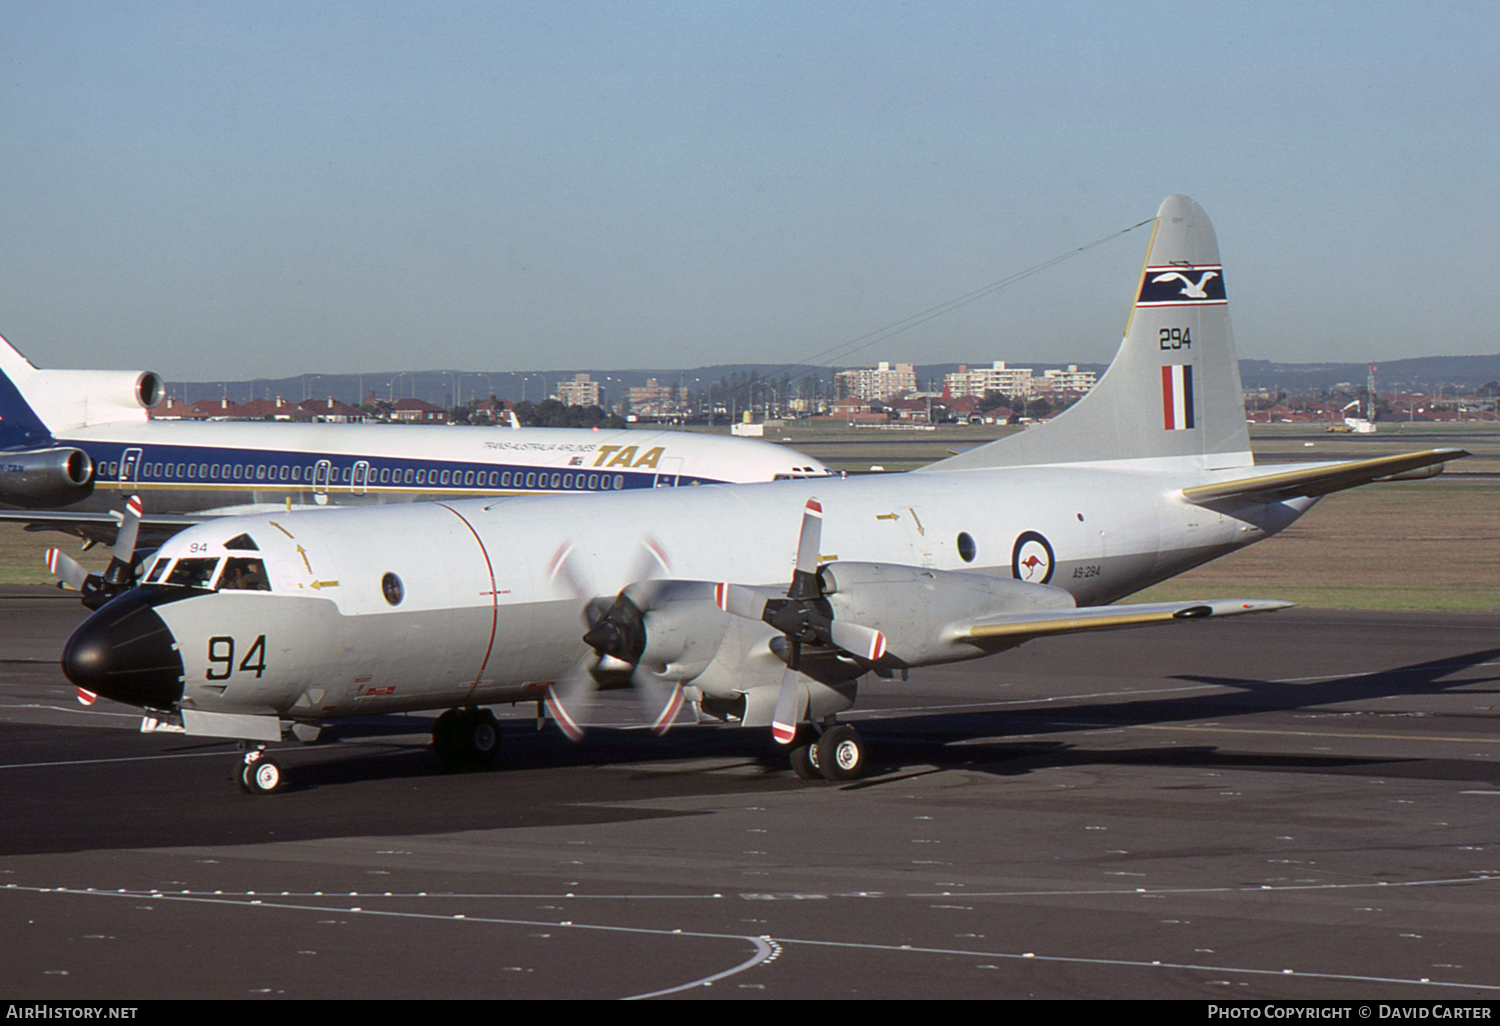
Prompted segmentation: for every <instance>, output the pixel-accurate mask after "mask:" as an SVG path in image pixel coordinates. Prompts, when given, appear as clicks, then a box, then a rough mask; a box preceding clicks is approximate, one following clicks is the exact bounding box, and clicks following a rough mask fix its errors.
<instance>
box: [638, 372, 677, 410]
mask: <svg viewBox="0 0 1500 1026" xmlns="http://www.w3.org/2000/svg"><path fill="white" fill-rule="evenodd" d="M625 398H626V399H627V400H628V401H629V403H630V412H631V413H633V414H635V415H636V416H638V417H676V416H680V415H681V414H682V412H683V410H682V403H681V401H680V399H679V396H678V388H677V386H676V385H663V384H661V383H660V382H659V381H657V380H656V379H655V378H647V379H646V383H645V384H644V385H640V386H637V387H635V388H628V389H626V390H625Z"/></svg>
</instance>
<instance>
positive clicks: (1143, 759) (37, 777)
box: [0, 649, 1500, 855]
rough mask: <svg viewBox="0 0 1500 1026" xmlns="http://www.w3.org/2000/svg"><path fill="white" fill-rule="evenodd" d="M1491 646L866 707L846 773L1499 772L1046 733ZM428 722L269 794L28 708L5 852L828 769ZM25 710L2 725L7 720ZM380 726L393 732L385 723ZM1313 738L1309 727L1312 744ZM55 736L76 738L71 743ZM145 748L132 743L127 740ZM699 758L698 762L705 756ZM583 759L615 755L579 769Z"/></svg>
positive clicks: (739, 744) (677, 744) (222, 770)
mask: <svg viewBox="0 0 1500 1026" xmlns="http://www.w3.org/2000/svg"><path fill="white" fill-rule="evenodd" d="M1497 657H1500V649H1485V650H1480V651H1476V652H1472V653H1469V654H1467V655H1464V656H1459V657H1449V658H1445V659H1441V660H1435V661H1432V662H1426V663H1417V664H1412V665H1408V666H1401V667H1396V668H1392V669H1389V670H1385V671H1381V672H1378V673H1372V674H1366V675H1360V676H1347V677H1335V678H1330V679H1328V680H1321V681H1311V682H1304V683H1285V682H1277V681H1266V680H1256V679H1253V678H1219V677H1199V676H1184V677H1180V678H1177V679H1181V680H1190V681H1196V682H1200V683H1204V684H1212V685H1219V686H1221V687H1222V688H1226V689H1231V690H1228V691H1222V690H1221V691H1217V692H1215V693H1212V694H1206V695H1196V696H1191V697H1184V698H1172V699H1160V698H1157V699H1151V700H1148V701H1129V700H1128V699H1127V700H1124V701H1119V702H1111V703H1091V704H1084V705H1071V706H1064V707H1058V706H1048V707H1047V708H1046V709H1036V710H1020V711H1018V710H1013V709H1012V710H1005V711H994V710H985V709H978V710H976V711H974V712H969V713H961V712H951V711H944V712H942V713H930V714H929V713H916V714H912V715H907V716H893V717H879V718H875V717H871V718H863V719H861V720H860V729H861V731H862V733H864V734H865V736H866V737H867V738H868V739H869V740H870V742H871V745H870V748H871V751H872V753H873V756H874V759H875V764H874V765H872V767H871V770H872V772H871V775H870V776H869V777H868V778H866V779H864V780H860V781H856V782H852V783H848V784H844V785H840V786H841V787H842V788H844V789H846V790H861V789H865V788H872V787H881V786H883V785H888V784H891V783H896V782H899V781H902V780H906V779H910V778H911V777H913V776H920V775H925V774H929V773H937V772H942V771H951V770H964V771H970V772H980V773H986V774H992V775H998V776H1019V775H1024V774H1028V773H1033V772H1036V771H1039V770H1044V769H1049V768H1058V767H1074V766H1083V767H1086V766H1103V765H1125V764H1132V765H1145V766H1157V767H1204V768H1217V769H1238V770H1263V771H1267V772H1293V773H1346V774H1347V773H1378V774H1379V775H1380V776H1382V777H1391V776H1414V777H1424V778H1428V777H1441V778H1443V779H1473V780H1495V779H1497V778H1500V767H1497V765H1496V763H1495V762H1493V761H1490V760H1461V759H1460V760H1434V759H1426V758H1423V759H1411V758H1392V757H1382V756H1374V757H1358V756H1336V755H1327V754H1318V753H1312V752H1309V753H1306V754H1290V755H1284V754H1249V753H1236V752H1232V751H1222V750H1220V749H1219V748H1217V747H1215V746H1211V745H1210V746H1204V745H1159V744H1153V745H1151V746H1141V747H1120V746H1118V745H1111V747H1108V748H1085V747H1082V746H1080V745H1078V744H1076V743H1073V742H1072V741H1069V740H1063V739H1061V738H1058V739H1057V740H1052V739H1049V738H1047V737H1046V735H1047V734H1049V733H1050V734H1066V733H1071V732H1076V731H1078V730H1080V729H1099V728H1105V729H1110V728H1121V729H1123V728H1131V727H1137V726H1141V727H1150V726H1153V725H1156V726H1161V725H1170V724H1174V723H1187V722H1201V721H1205V720H1207V721H1212V722H1215V723H1220V722H1221V721H1223V720H1224V719H1226V718H1230V717H1238V716H1244V715H1247V714H1253V713H1260V712H1267V711H1291V710H1298V709H1308V708H1313V707H1329V706H1337V705H1338V704H1340V703H1344V702H1353V701H1368V700H1370V699H1376V698H1381V697H1387V696H1395V695H1435V694H1443V693H1447V692H1451V691H1453V690H1455V689H1457V688H1464V689H1465V693H1466V694H1489V693H1493V690H1494V689H1491V688H1485V687H1483V685H1487V684H1493V683H1494V682H1495V681H1496V680H1500V678H1497V677H1495V676H1488V677H1477V678H1476V677H1474V676H1472V675H1471V676H1465V677H1463V678H1461V679H1453V677H1454V675H1455V674H1457V673H1459V672H1461V671H1463V670H1466V669H1471V668H1473V667H1476V666H1479V665H1481V664H1484V663H1488V662H1491V661H1494V660H1495V659H1496V658H1497ZM1371 715H1379V714H1378V713H1373V714H1371ZM1484 718H1485V719H1489V717H1487V716H1486V717H1484ZM423 725H424V724H423V721H422V720H420V719H418V718H408V717H401V718H399V721H398V720H397V719H396V718H393V719H391V720H389V721H379V720H375V721H368V722H366V723H364V724H355V725H352V727H353V728H354V729H357V730H358V736H349V737H347V738H346V739H345V740H343V741H342V742H339V743H333V744H319V745H311V746H306V747H302V748H298V747H290V748H286V747H283V748H282V749H279V750H280V751H282V752H284V753H285V755H286V759H285V762H286V765H287V766H288V768H289V770H290V771H291V776H292V784H291V786H290V787H289V788H288V789H287V790H286V791H285V792H284V793H282V794H279V795H276V796H273V797H270V798H265V797H251V796H248V795H244V794H241V793H240V792H239V791H238V790H237V789H236V788H234V787H233V785H232V784H231V783H230V778H231V774H232V773H233V771H234V769H235V768H237V765H238V758H237V757H236V755H235V754H234V752H233V747H232V746H231V745H221V744H217V743H213V744H203V743H201V742H191V741H187V740H186V739H178V740H177V741H176V742H175V743H171V744H168V745H167V746H165V747H163V746H162V744H161V741H162V739H161V738H160V737H159V736H145V737H143V736H140V735H123V736H122V735H115V737H116V740H115V745H116V746H117V747H118V749H119V750H118V751H117V752H116V751H115V750H114V749H113V748H112V750H111V752H109V753H99V752H92V751H90V750H88V749H86V748H79V746H86V745H90V744H92V743H93V741H94V739H96V738H97V737H98V734H97V733H96V732H92V731H90V732H79V731H77V730H74V729H71V728H65V727H57V728H40V733H41V734H45V735H47V736H39V733H38V732H39V728H37V727H35V726H32V727H28V728H26V735H27V740H28V743H29V744H28V747H51V748H52V749H53V750H54V751H57V752H58V753H59V755H58V760H59V761H58V762H56V763H54V764H49V765H42V766H38V767H37V768H35V769H26V770H11V771H9V772H10V774H11V776H8V777H7V781H6V782H7V785H8V786H7V787H6V788H4V789H0V821H3V822H5V823H6V824H7V829H6V830H5V831H4V832H3V834H0V854H3V855H17V854H27V853H39V852H57V851H76V850H95V849H113V848H127V847H128V848H142V847H168V846H183V845H220V844H229V845H233V844H258V843H265V842H269V841H292V840H305V839H314V838H323V837H337V836H374V835H391V836H400V835H414V834H430V833H447V832H453V831H463V830H492V829H508V828H520V827H528V826H549V825H566V824H593V823H606V822H620V821H629V820H641V819H658V818H672V817H677V816H681V815H697V814H699V813H683V812H679V811H677V810H672V809H652V808H649V807H648V806H646V805H643V804H642V803H649V802H651V801H652V800H665V799H671V798H678V797H703V796H709V795H720V794H753V793H764V792H768V791H783V790H796V789H799V788H804V787H807V786H824V787H827V786H830V785H826V784H825V785H817V784H812V785H808V784H804V783H803V782H801V781H798V780H797V779H796V778H795V777H794V776H793V775H792V773H791V772H790V770H789V769H788V767H787V763H786V755H785V751H784V750H782V749H780V748H775V747H773V746H772V745H770V744H769V742H768V740H767V738H766V736H765V733H764V732H763V731H759V730H738V729H734V728H729V729H725V728H719V727H708V728H694V727H690V726H688V727H679V728H678V729H676V730H673V731H672V732H671V733H670V734H669V735H667V736H666V737H665V738H654V737H651V736H650V735H649V734H647V733H646V732H645V731H644V730H641V729H618V728H616V729H608V728H601V729H594V730H591V731H590V732H589V735H588V737H587V739H586V740H585V741H584V743H582V744H577V745H575V744H572V743H570V742H568V741H566V740H564V739H563V738H562V737H561V736H559V735H558V734H557V732H556V731H555V730H554V729H552V728H550V727H549V728H548V729H547V730H545V731H542V732H537V731H536V730H534V729H533V728H532V727H531V726H530V724H529V723H528V722H527V721H517V720H506V721H503V722H502V730H503V735H504V741H503V743H502V754H501V757H500V761H499V763H498V765H497V767H496V768H495V769H493V770H491V771H486V772H477V773H451V772H447V771H445V770H444V769H443V768H442V767H441V766H440V764H439V763H438V761H437V759H436V758H435V757H434V756H433V754H432V753H431V750H430V746H429V745H428V744H426V743H425V741H424V740H423V738H422V736H421V735H420V734H419V733H416V731H419V730H421V729H422V727H423ZM20 729H21V728H18V727H5V728H3V730H0V733H6V734H8V733H10V732H18V731H19V730H20ZM111 733H113V732H111ZM392 733H399V734H401V735H403V736H402V737H392V736H390V735H391V734H392ZM85 734H86V735H87V737H86V738H84V735H85ZM1115 737H1117V735H1115ZM80 738H84V740H80ZM1312 743H1313V742H1312V740H1311V739H1309V747H1310V746H1311V744H1312ZM68 748H73V749H74V751H72V752H71V753H70V752H67V751H65V749H68ZM138 753H139V754H141V755H143V756H145V757H142V758H139V759H132V758H129V757H130V756H132V755H135V754H138ZM220 753H222V754H220ZM69 754H74V755H78V756H83V755H85V754H96V755H114V756H116V757H120V756H123V757H126V761H123V762H113V763H111V764H109V765H99V764H92V765H91V764H89V760H87V759H80V760H78V762H77V763H68V762H65V761H62V760H63V759H65V758H66V757H67V756H68V755H69ZM153 755H155V756H167V757H168V758H166V759H161V758H152V757H150V756H153ZM172 756H178V757H180V758H175V759H174V758H171V757H172ZM704 760H709V761H710V763H711V764H710V765H705V764H704ZM596 769H603V770H608V772H590V771H591V770H596Z"/></svg>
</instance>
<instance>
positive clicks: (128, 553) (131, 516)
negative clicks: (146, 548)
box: [111, 495, 145, 566]
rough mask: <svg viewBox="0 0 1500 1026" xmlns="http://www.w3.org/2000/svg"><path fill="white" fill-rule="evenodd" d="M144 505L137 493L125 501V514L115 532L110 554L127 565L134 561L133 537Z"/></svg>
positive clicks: (137, 533)
mask: <svg viewBox="0 0 1500 1026" xmlns="http://www.w3.org/2000/svg"><path fill="white" fill-rule="evenodd" d="M143 512H145V506H144V504H142V502H141V497H140V496H139V495H132V496H131V497H130V498H129V500H128V501H126V503H125V515H124V517H122V518H121V519H120V530H119V531H118V532H117V533H116V534H115V546H114V550H113V552H112V553H111V555H113V556H114V558H115V559H118V560H119V561H120V562H122V563H124V564H125V565H127V566H129V565H130V564H131V563H132V562H134V561H135V539H136V536H137V535H139V534H140V530H141V514H142V513H143Z"/></svg>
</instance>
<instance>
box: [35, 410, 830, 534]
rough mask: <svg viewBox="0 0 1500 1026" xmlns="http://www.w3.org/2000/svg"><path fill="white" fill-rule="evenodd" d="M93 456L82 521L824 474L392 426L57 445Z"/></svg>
mask: <svg viewBox="0 0 1500 1026" xmlns="http://www.w3.org/2000/svg"><path fill="white" fill-rule="evenodd" d="M52 444H54V445H56V446H72V447H76V448H78V449H82V450H83V451H84V452H86V453H87V454H88V456H89V458H90V460H91V461H92V463H93V467H94V475H93V490H92V494H91V495H90V496H89V497H88V498H86V499H84V500H83V501H82V502H78V503H75V504H72V505H70V506H69V507H68V508H69V509H74V510H79V511H92V510H106V509H118V507H119V505H120V502H121V496H122V495H133V494H139V495H141V496H142V498H143V499H144V500H145V502H146V508H147V510H148V511H149V512H156V513H167V512H169V513H196V512H202V511H225V510H230V511H246V512H248V511H251V510H255V509H267V510H269V509H272V508H278V507H280V508H283V509H284V508H285V507H286V505H287V504H288V503H290V504H291V505H293V506H302V505H319V506H321V505H327V504H331V505H336V506H337V505H380V504H386V503H392V502H413V501H420V500H426V499H460V498H472V497H475V496H497V495H519V494H556V493H569V492H576V493H585V492H612V491H635V490H640V489H654V488H672V487H678V486H683V485H700V484H719V483H741V482H752V481H770V480H774V479H776V478H793V477H819V476H827V475H828V474H829V473H830V471H829V470H828V468H827V467H825V466H824V465H823V464H821V463H819V462H818V461H817V460H814V459H812V458H811V457H809V456H806V455H804V454H802V453H798V452H795V451H794V450H791V449H786V448H783V447H781V446H777V445H772V444H770V443H767V442H760V441H755V440H752V439H740V438H727V437H722V436H717V435H709V434H696V433H690V432H682V431H653V430H641V429H632V430H628V431H619V430H617V431H586V430H580V429H568V428H522V429H519V430H513V429H509V428H481V427H467V426H407V425H393V424H312V425H293V424H272V423H255V422H244V423H185V422H177V421H160V420H155V421H142V422H139V423H119V424H105V425H100V426H97V427H88V428H80V429H75V430H74V431H72V432H68V433H65V434H62V435H60V436H59V437H57V438H56V440H55V442H54V443H52Z"/></svg>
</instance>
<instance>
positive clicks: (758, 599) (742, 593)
mask: <svg viewBox="0 0 1500 1026" xmlns="http://www.w3.org/2000/svg"><path fill="white" fill-rule="evenodd" d="M714 601H715V602H716V603H718V606H719V608H720V609H722V610H724V612H726V613H733V614H734V615H735V616H743V617H745V618H746V619H748V620H759V619H761V617H762V616H763V615H764V614H765V611H766V597H765V596H764V595H762V594H761V593H760V592H758V591H756V590H755V589H754V588H747V587H745V586H744V585H743V584H727V583H726V584H716V585H714Z"/></svg>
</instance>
